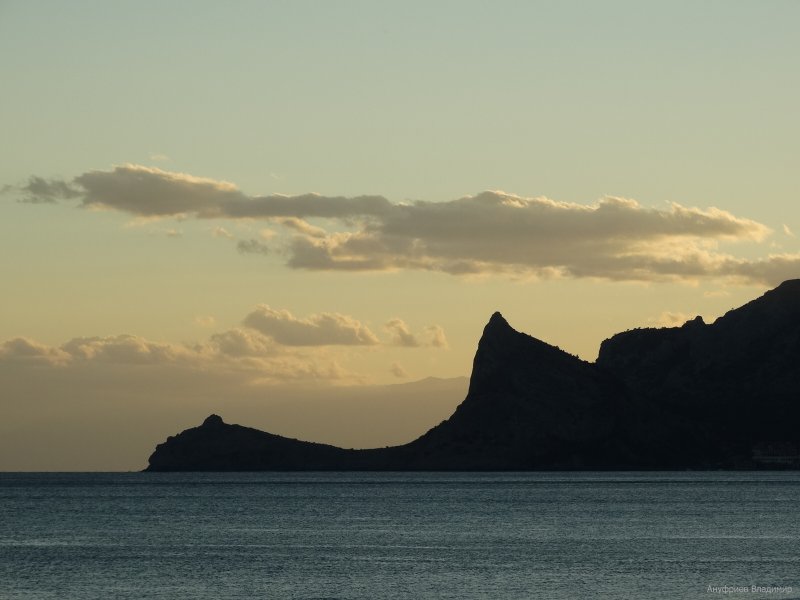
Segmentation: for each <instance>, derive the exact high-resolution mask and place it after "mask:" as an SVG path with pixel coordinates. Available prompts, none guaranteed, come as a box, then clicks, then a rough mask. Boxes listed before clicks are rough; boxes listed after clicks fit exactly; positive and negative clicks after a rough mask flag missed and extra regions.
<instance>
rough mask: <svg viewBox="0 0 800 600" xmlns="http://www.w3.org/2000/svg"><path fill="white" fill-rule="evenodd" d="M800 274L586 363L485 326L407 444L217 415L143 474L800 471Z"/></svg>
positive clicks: (648, 332)
mask: <svg viewBox="0 0 800 600" xmlns="http://www.w3.org/2000/svg"><path fill="white" fill-rule="evenodd" d="M798 390H800V280H791V281H787V282H784V283H783V284H781V285H780V286H778V287H777V288H775V289H773V290H771V291H769V292H767V293H766V294H764V295H763V296H762V297H760V298H758V299H756V300H753V301H752V302H749V303H748V304H746V305H744V306H742V307H740V308H738V309H735V310H732V311H730V312H728V313H727V314H725V315H724V316H722V317H720V318H719V319H717V320H716V321H715V322H714V323H713V324H706V323H704V322H703V320H702V319H701V318H700V317H697V318H695V319H694V320H691V321H688V322H687V323H685V324H684V325H683V326H681V327H672V328H646V329H634V330H631V331H626V332H624V333H619V334H617V335H614V336H613V337H611V338H610V339H607V340H605V341H604V342H603V343H602V345H601V347H600V353H599V356H598V359H597V361H596V362H595V363H589V362H586V361H583V360H581V359H579V358H577V357H575V356H572V355H570V354H568V353H566V352H564V351H562V350H560V349H559V348H556V347H555V346H551V345H549V344H547V343H545V342H542V341H541V340H538V339H536V338H534V337H531V336H529V335H526V334H524V333H520V332H518V331H515V330H514V329H513V328H512V327H511V326H510V325H509V324H508V322H507V321H506V320H505V319H504V318H503V316H502V315H501V314H500V313H494V314H493V315H492V317H491V318H490V319H489V322H488V323H487V325H486V327H485V328H484V330H483V335H482V337H481V339H480V341H479V343H478V349H477V352H476V354H475V359H474V362H473V368H472V375H471V378H470V384H469V391H468V393H467V396H466V398H465V399H464V401H463V402H462V403H461V404H460V405H459V406H458V408H457V409H456V410H455V412H454V413H453V415H452V416H451V417H450V418H449V419H447V420H446V421H443V422H442V423H440V424H439V425H437V426H436V427H434V428H433V429H431V430H430V431H428V432H427V433H425V434H424V435H422V436H421V437H419V438H418V439H416V440H414V441H413V442H410V443H408V444H405V445H402V446H394V447H390V448H377V449H368V450H345V449H342V448H337V447H334V446H329V445H325V444H316V443H311V442H304V441H299V440H294V439H289V438H285V437H281V436H277V435H273V434H270V433H266V432H262V431H258V430H256V429H251V428H247V427H242V426H240V425H229V424H226V423H224V422H223V421H222V419H221V418H220V417H219V416H217V415H211V416H210V417H208V418H207V419H206V420H205V421H204V422H203V424H202V425H201V426H199V427H195V428H192V429H188V430H186V431H184V432H182V433H180V434H178V435H177V436H175V437H170V438H168V439H167V441H166V442H164V443H163V444H159V445H158V446H157V448H156V450H155V452H154V453H153V454H152V456H151V457H150V461H149V466H148V468H147V470H148V471H258V470H548V469H560V470H569V469H678V468H680V469H684V468H694V469H703V468H728V469H730V468H797V467H800V458H799V457H798V454H800V452H799V451H798V448H800V443H799V442H800V431H799V430H798V425H800V394H799V393H798Z"/></svg>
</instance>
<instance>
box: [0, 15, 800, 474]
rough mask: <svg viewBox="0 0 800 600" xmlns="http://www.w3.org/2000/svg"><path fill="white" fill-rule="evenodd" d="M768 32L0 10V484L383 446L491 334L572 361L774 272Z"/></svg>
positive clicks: (564, 21) (784, 136)
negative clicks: (193, 451) (203, 436)
mask: <svg viewBox="0 0 800 600" xmlns="http://www.w3.org/2000/svg"><path fill="white" fill-rule="evenodd" d="M798 18H800V4H798V3H797V2H792V1H786V2H781V1H770V2H755V1H753V2H732V1H729V0H725V1H706V2H702V3H698V2H670V3H666V2H640V1H639V2H623V1H608V2H602V3H599V2H588V1H587V2H558V3H555V2H543V1H540V2H536V1H528V2H510V1H509V2H495V3H486V2H466V1H464V2H461V1H460V2H446V1H441V2H433V3H431V2H409V1H404V2H350V1H344V0H343V1H338V2H303V1H292V2H288V1H287V2H280V1H275V2H244V1H242V2H234V3H228V4H221V3H212V2H201V1H193V2H179V1H176V2H169V3H159V2H147V1H137V2H124V1H123V2H113V3H109V2H99V1H98V2H88V1H81V0H79V1H76V2H71V3H64V2H48V1H37V2H21V1H8V0H7V1H0V73H2V78H3V92H2V94H1V95H0V108H2V110H0V139H2V143H0V278H2V279H1V280H2V294H0V440H2V441H0V470H136V469H141V468H143V467H144V466H146V458H147V456H148V455H149V453H150V452H151V451H152V449H153V448H154V446H155V444H156V443H159V442H161V441H163V440H164V439H165V438H166V436H168V435H173V434H174V433H176V432H178V431H180V430H182V429H185V428H187V427H191V426H195V425H197V424H199V423H200V422H201V421H202V419H203V418H204V417H205V416H207V415H208V414H209V413H211V412H215V413H218V414H220V415H222V416H223V418H224V419H225V420H226V421H229V422H239V423H242V424H245V425H248V426H253V427H258V428H261V429H266V430H268V431H271V432H273V433H278V434H282V435H289V436H291V437H297V438H300V439H309V440H312V441H323V442H327V443H335V444H339V445H343V446H346V447H368V446H382V445H388V444H395V443H402V442H405V441H410V440H411V439H413V438H415V437H417V436H418V435H420V434H422V433H423V432H424V431H426V430H427V429H429V428H430V427H432V426H433V425H435V424H436V423H438V422H439V421H441V420H442V419H444V418H446V417H447V416H448V415H449V414H450V413H451V412H452V410H453V408H455V406H456V405H457V404H458V403H459V402H460V401H461V400H462V399H463V397H464V394H465V392H466V387H467V379H466V377H468V376H469V373H470V370H471V365H472V358H473V356H474V352H475V348H476V345H477V342H478V340H479V338H480V335H481V331H482V329H483V327H484V325H485V324H486V322H487V321H488V319H489V317H490V316H491V314H492V313H493V312H494V311H497V310H499V311H500V312H502V313H503V315H504V316H505V317H506V318H507V319H508V321H509V322H510V323H511V325H512V326H513V327H515V328H516V329H518V330H521V331H524V332H526V333H529V334H531V335H534V336H535V337H537V338H540V339H542V340H544V341H546V342H548V343H551V344H553V345H556V346H559V347H560V348H562V349H564V350H566V351H567V352H570V353H572V354H576V355H578V356H580V357H581V358H583V359H585V360H589V361H592V360H594V359H595V358H596V356H597V352H598V349H599V345H600V343H601V342H602V340H603V339H605V338H607V337H609V336H611V335H613V334H614V333H616V332H619V331H624V330H626V329H631V328H635V327H660V326H675V325H680V324H682V323H683V322H684V321H686V320H688V319H690V318H693V317H694V316H696V315H701V316H703V318H704V319H705V320H706V321H707V322H712V321H713V320H714V319H715V318H717V317H719V316H721V315H722V314H724V313H725V312H726V311H728V310H730V309H732V308H735V307H737V306H739V305H741V304H743V303H744V302H746V301H748V300H750V299H753V298H755V297H757V296H759V295H760V294H762V293H763V292H764V291H765V290H767V289H769V288H771V287H774V286H775V285H777V284H778V283H780V282H781V281H783V280H785V279H791V278H796V277H800V242H799V241H798V239H797V237H796V235H797V234H798V233H800V203H798V202H797V200H798V192H800V183H799V182H800V180H799V179H798V168H797V166H798V163H799V162H800V160H798V159H800V146H798V142H797V140H798V139H800V113H798V111H797V110H796V107H797V106H798V105H800V72H799V71H798V69H797V56H800V38H798V36H797V35H796V23H797V22H798Z"/></svg>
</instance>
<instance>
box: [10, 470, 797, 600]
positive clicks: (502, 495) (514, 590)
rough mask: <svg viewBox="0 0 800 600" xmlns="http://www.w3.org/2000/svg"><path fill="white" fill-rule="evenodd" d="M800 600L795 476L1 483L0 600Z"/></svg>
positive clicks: (288, 476)
mask: <svg viewBox="0 0 800 600" xmlns="http://www.w3.org/2000/svg"><path fill="white" fill-rule="evenodd" d="M717 597H720V598H747V599H751V600H752V599H756V598H769V599H777V598H780V599H786V598H800V473H798V472H679V473H666V472H658V473H630V472H625V473H618V472H603V473H3V474H0V598H2V599H3V600H23V599H25V600H28V599H37V600H38V599H53V600H56V599H57V600H64V599H72V598H75V599H80V600H87V599H94V598H97V599H101V598H102V599H104V600H106V599H117V598H131V599H140V598H159V599H162V598H163V599H170V600H174V599H184V598H185V599H193V600H198V599H225V598H307V599H312V598H313V599H323V598H353V599H356V598H358V599H380V598H414V599H416V598H453V599H465V598H544V599H576V598H609V599H611V598H613V599H624V598H669V599H672V598H702V599H705V600H712V599H713V598H717Z"/></svg>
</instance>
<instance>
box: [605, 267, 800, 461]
mask: <svg viewBox="0 0 800 600" xmlns="http://www.w3.org/2000/svg"><path fill="white" fill-rule="evenodd" d="M597 365H598V366H599V367H601V368H602V369H604V370H606V371H607V372H609V373H611V374H612V375H613V376H615V377H616V378H617V379H618V380H620V381H622V382H623V383H624V384H625V386H626V388H627V389H628V392H629V394H630V396H631V397H633V398H636V400H637V402H638V403H639V404H640V405H641V406H642V407H644V409H645V411H646V414H644V415H641V416H642V418H643V419H644V421H643V422H642V423H641V425H640V427H639V428H638V429H639V430H641V431H644V432H646V433H647V434H648V435H649V436H650V438H651V439H650V442H649V443H644V444H643V445H641V446H642V452H645V453H648V455H649V456H650V458H649V459H648V460H649V461H655V462H658V463H663V464H670V462H673V461H674V462H676V464H680V465H684V464H686V465H692V466H697V465H705V466H721V465H726V466H735V465H742V466H746V465H747V463H748V461H751V459H752V457H753V454H754V453H757V452H756V449H757V448H759V447H761V446H763V445H765V444H767V445H768V444H772V443H775V442H779V443H785V442H787V441H789V440H791V441H792V442H793V443H794V442H797V439H798V425H800V280H791V281H787V282H784V283H783V284H781V285H780V286H778V287H777V288H775V289H774V290H770V291H769V292H767V293H766V294H764V296H762V297H761V298H758V299H756V300H753V301H752V302H749V303H748V304H746V305H744V306H742V307H740V308H738V309H735V310H732V311H730V312H728V313H727V314H725V315H724V316H722V317H720V318H719V319H717V321H715V322H714V323H713V324H710V325H707V324H705V323H703V321H702V319H700V318H697V319H695V320H693V321H689V322H688V323H686V324H685V325H683V326H682V327H676V328H670V329H638V330H633V331H627V332H625V333H620V334H617V335H615V336H613V337H612V338H610V339H608V340H606V341H604V342H603V344H602V345H601V347H600V354H599V356H598V359H597ZM676 440H680V441H681V443H680V444H679V445H677V447H675V444H674V442H675V441H676Z"/></svg>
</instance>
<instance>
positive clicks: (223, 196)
mask: <svg viewBox="0 0 800 600" xmlns="http://www.w3.org/2000/svg"><path fill="white" fill-rule="evenodd" d="M20 189H21V190H22V188H20ZM24 191H25V193H26V194H27V197H28V198H29V199H31V200H39V201H53V200H55V199H60V198H75V197H77V196H78V195H80V197H81V198H82V199H83V203H84V204H85V205H88V206H103V207H107V208H114V209H117V210H121V211H124V212H127V213H130V214H133V215H136V216H137V217H144V218H152V217H167V216H178V215H188V216H194V217H196V218H226V219H231V218H233V219H237V218H248V219H266V220H271V221H273V222H275V223H277V224H280V225H283V227H284V231H287V232H288V233H289V234H290V239H289V240H288V241H286V240H285V239H283V240H281V243H282V244H283V246H282V247H281V248H280V252H279V254H281V255H286V256H287V265H288V266H289V267H290V268H295V269H309V270H328V271H390V270H399V269H420V270H431V271H440V272H444V273H449V274H453V275H485V274H503V275H507V276H512V277H596V278H604V279H609V280H637V281H660V280H696V279H699V278H709V277H717V278H733V279H737V280H741V281H747V282H757V283H759V284H773V283H776V282H777V280H776V278H780V277H797V276H798V275H800V270H799V269H798V267H800V255H782V256H770V257H767V258H765V259H757V260H753V259H748V260H746V259H738V258H736V257H734V256H731V255H729V254H726V253H723V252H721V251H720V250H719V248H718V246H719V244H720V243H721V242H741V241H751V242H761V241H763V240H764V239H765V238H766V237H767V236H768V235H769V234H770V230H769V229H768V228H767V227H766V226H764V225H763V224H761V223H758V222H756V221H753V220H750V219H746V218H742V217H738V216H735V215H733V214H731V213H729V212H726V211H723V210H720V209H717V208H709V209H700V208H691V207H685V206H681V205H679V204H672V205H670V206H668V207H666V208H663V209H656V208H647V207H644V206H642V205H641V204H639V203H638V202H636V201H635V200H630V199H625V198H616V197H607V198H603V199H601V200H600V201H598V202H597V203H595V204H592V205H584V204H574V203H568V202H558V201H554V200H550V199H548V198H522V197H519V196H515V195H512V194H507V193H504V192H484V193H481V194H479V195H477V196H470V197H465V198H460V199H457V200H451V201H447V202H423V201H419V202H414V203H410V204H392V203H390V202H389V201H388V200H387V199H386V198H384V197H382V196H357V197H352V198H347V197H342V196H331V197H327V196H320V195H317V194H305V195H300V196H280V195H270V196H248V195H246V194H244V193H243V192H241V191H240V190H239V189H238V188H237V187H236V186H235V185H233V184H232V183H227V182H223V181H216V180H212V179H205V178H200V177H194V176H192V175H187V174H183V173H173V172H168V171H163V170H160V169H155V168H151V167H143V166H138V165H123V166H117V167H115V168H114V169H112V170H111V171H90V172H87V173H84V174H82V175H79V176H78V177H76V178H75V179H74V180H72V181H71V182H65V181H58V180H44V179H41V178H36V177H34V178H31V180H30V182H29V184H28V185H27V186H25V187H24ZM307 219H318V220H324V223H323V225H325V227H328V225H331V227H330V228H328V229H326V228H323V227H320V226H319V225H318V224H311V223H309V222H308V221H307ZM237 248H238V250H239V251H240V252H242V253H251V254H252V253H256V254H266V253H268V252H269V249H268V248H267V246H266V245H265V244H264V243H263V242H261V241H259V240H257V239H248V240H240V241H239V242H238V244H237Z"/></svg>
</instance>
